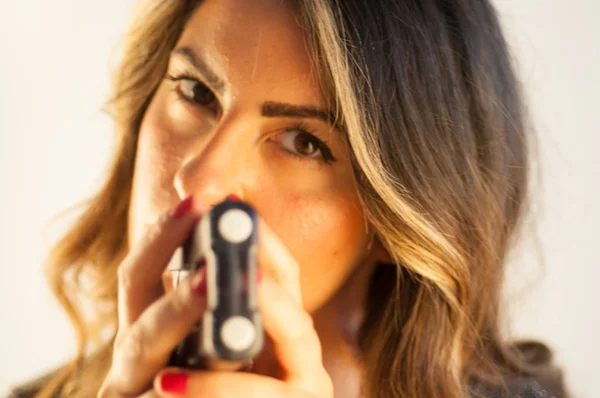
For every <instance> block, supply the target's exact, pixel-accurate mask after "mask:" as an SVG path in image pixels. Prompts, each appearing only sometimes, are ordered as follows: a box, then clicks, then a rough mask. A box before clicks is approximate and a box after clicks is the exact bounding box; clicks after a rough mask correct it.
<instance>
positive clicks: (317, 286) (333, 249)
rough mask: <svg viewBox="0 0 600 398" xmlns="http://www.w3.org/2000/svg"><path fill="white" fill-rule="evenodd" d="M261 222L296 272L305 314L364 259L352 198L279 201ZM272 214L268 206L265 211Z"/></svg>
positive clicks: (359, 222)
mask: <svg viewBox="0 0 600 398" xmlns="http://www.w3.org/2000/svg"><path fill="white" fill-rule="evenodd" d="M282 199H287V200H282V201H281V202H279V206H278V207H277V208H276V210H271V214H270V217H269V218H272V220H273V221H272V223H269V220H268V219H267V217H266V216H263V217H265V220H266V221H267V223H269V225H270V226H272V228H273V229H274V230H275V231H276V232H277V233H278V236H279V237H280V238H281V239H282V241H283V243H284V244H285V245H286V246H287V247H288V248H289V250H290V251H291V253H292V255H293V256H294V258H295V259H296V260H297V261H298V263H299V264H300V267H301V279H302V280H301V282H302V293H303V299H304V303H305V306H306V308H307V310H309V311H312V310H315V309H317V308H318V307H320V306H321V305H323V304H324V303H325V302H326V301H327V300H328V299H329V298H330V297H331V296H332V295H333V294H334V293H335V292H336V291H337V290H338V289H339V288H340V286H341V285H342V284H343V283H344V281H345V280H346V278H347V277H348V276H349V274H350V272H352V270H353V269H354V268H355V267H356V266H357V265H359V263H360V261H361V260H362V259H363V258H364V256H365V254H366V245H367V241H368V237H367V234H366V232H365V227H364V222H363V214H362V211H361V210H360V207H358V206H357V203H358V200H357V198H356V199H355V198H353V197H351V195H348V194H344V195H341V194H340V195H335V196H332V195H330V196H329V198H327V199H322V198H316V197H310V196H305V195H303V196H295V197H290V198H285V197H284V198H282ZM271 209H274V207H271Z"/></svg>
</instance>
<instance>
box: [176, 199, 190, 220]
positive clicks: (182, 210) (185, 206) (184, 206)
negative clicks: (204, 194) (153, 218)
mask: <svg viewBox="0 0 600 398" xmlns="http://www.w3.org/2000/svg"><path fill="white" fill-rule="evenodd" d="M193 206H194V197H193V196H188V197H187V198H185V199H184V200H182V201H181V202H179V204H178V205H177V207H176V208H175V210H173V218H181V217H183V216H185V215H186V214H187V213H189V211H190V210H192V207H193Z"/></svg>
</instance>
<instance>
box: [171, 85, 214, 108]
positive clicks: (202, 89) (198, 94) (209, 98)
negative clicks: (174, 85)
mask: <svg viewBox="0 0 600 398" xmlns="http://www.w3.org/2000/svg"><path fill="white" fill-rule="evenodd" d="M179 91H180V93H181V95H182V96H183V97H184V98H185V99H186V100H188V101H190V102H193V103H196V104H198V105H202V106H210V105H211V104H213V103H214V102H215V101H216V99H217V98H216V97H215V95H214V94H213V92H212V91H211V90H210V89H209V88H208V87H206V86H205V85H204V84H202V83H200V82H199V81H197V80H192V79H182V80H180V81H179Z"/></svg>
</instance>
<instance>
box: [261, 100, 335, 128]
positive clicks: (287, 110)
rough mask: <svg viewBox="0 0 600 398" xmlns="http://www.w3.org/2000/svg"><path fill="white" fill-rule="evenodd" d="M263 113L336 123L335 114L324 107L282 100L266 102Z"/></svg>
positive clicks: (265, 114)
mask: <svg viewBox="0 0 600 398" xmlns="http://www.w3.org/2000/svg"><path fill="white" fill-rule="evenodd" d="M261 114H262V115H263V116H266V117H300V118H314V119H319V120H322V121H324V122H326V123H329V124H331V125H332V126H335V125H336V120H335V116H334V115H333V114H332V113H331V112H329V111H327V110H325V109H322V108H316V107H311V106H298V105H290V104H283V103H280V102H265V103H264V104H263V106H262V112H261Z"/></svg>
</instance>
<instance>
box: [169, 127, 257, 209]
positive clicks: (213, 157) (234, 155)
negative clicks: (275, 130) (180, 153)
mask: <svg viewBox="0 0 600 398" xmlns="http://www.w3.org/2000/svg"><path fill="white" fill-rule="evenodd" d="M194 148H198V149H194V150H193V151H192V152H190V153H191V155H189V156H188V157H186V159H185V160H184V161H183V162H182V164H181V166H180V167H179V169H178V171H177V173H176V174H175V178H174V186H175V189H176V191H177V193H178V194H179V196H180V197H181V198H185V197H187V196H189V195H194V198H196V199H198V200H199V201H200V202H201V203H202V204H203V206H205V207H206V208H210V207H212V206H214V205H215V204H217V203H219V202H221V201H222V200H224V199H225V197H227V196H228V195H230V194H233V195H236V196H238V197H240V198H242V199H244V198H245V188H246V184H245V175H247V173H248V171H249V170H251V169H252V167H251V164H250V163H251V162H252V160H251V158H252V153H251V149H252V142H251V134H248V131H247V126H246V128H244V127H242V126H240V125H239V124H236V123H234V122H231V123H222V124H220V125H219V126H218V127H217V129H216V130H215V131H213V132H212V133H211V135H210V139H209V140H208V141H206V138H204V139H203V142H198V144H197V145H194Z"/></svg>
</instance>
